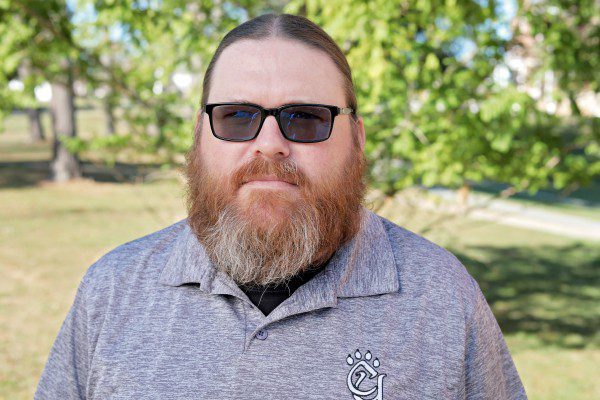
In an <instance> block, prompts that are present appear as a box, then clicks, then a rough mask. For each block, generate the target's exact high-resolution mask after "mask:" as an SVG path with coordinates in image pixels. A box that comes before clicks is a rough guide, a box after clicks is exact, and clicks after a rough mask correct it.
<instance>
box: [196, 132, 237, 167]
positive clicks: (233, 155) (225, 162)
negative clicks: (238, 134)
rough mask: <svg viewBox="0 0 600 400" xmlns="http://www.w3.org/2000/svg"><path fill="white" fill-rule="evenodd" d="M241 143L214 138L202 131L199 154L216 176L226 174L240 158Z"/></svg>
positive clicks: (235, 165)
mask: <svg viewBox="0 0 600 400" xmlns="http://www.w3.org/2000/svg"><path fill="white" fill-rule="evenodd" d="M242 147H243V145H242V144H240V143H232V142H226V141H223V140H219V139H217V138H215V137H214V136H213V135H212V133H210V132H202V137H201V138H200V156H201V157H202V159H203V160H204V163H205V165H206V166H207V168H208V169H209V170H210V171H212V172H213V173H215V174H217V175H218V176H228V175H229V174H231V173H232V172H233V171H234V170H235V169H236V167H237V166H238V165H237V163H238V162H239V160H240V159H241V158H242V154H243V148H242Z"/></svg>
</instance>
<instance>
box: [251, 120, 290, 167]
mask: <svg viewBox="0 0 600 400" xmlns="http://www.w3.org/2000/svg"><path fill="white" fill-rule="evenodd" d="M252 142H253V143H252V154H253V156H258V155H262V156H264V157H268V158H271V159H281V158H287V157H288V156H289V155H290V142H289V141H288V140H287V139H286V138H285V137H283V134H282V133H281V130H280V129H279V125H277V121H276V120H275V117H273V116H272V115H270V116H268V117H267V118H266V119H265V122H264V123H263V126H262V127H261V128H260V132H258V136H257V137H256V139H254V140H253V141H252Z"/></svg>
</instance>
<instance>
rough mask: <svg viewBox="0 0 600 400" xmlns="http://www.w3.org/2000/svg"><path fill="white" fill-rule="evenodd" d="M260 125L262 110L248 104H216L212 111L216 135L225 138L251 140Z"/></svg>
mask: <svg viewBox="0 0 600 400" xmlns="http://www.w3.org/2000/svg"><path fill="white" fill-rule="evenodd" d="M259 125H260V110H259V109H258V108H256V107H253V106H246V105H222V106H216V107H215V108H214V109H213V111H212V126H213V130H214V133H215V135H216V136H218V137H219V138H221V139H225V140H234V141H241V140H249V139H252V138H253V137H254V135H255V134H256V131H257V130H258V126H259Z"/></svg>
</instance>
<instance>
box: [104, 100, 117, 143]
mask: <svg viewBox="0 0 600 400" xmlns="http://www.w3.org/2000/svg"><path fill="white" fill-rule="evenodd" d="M109 90H110V91H109V93H108V94H107V95H106V97H105V98H104V101H103V106H104V116H105V118H106V134H107V135H109V136H110V135H114V134H115V106H114V99H113V93H112V89H109Z"/></svg>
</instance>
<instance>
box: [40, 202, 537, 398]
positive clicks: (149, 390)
mask: <svg viewBox="0 0 600 400" xmlns="http://www.w3.org/2000/svg"><path fill="white" fill-rule="evenodd" d="M35 398H36V399H300V398H302V399H350V400H352V399H355V400H360V399H373V398H376V399H411V400H414V399H494V400H498V399H525V398H526V395H525V391H524V389H523V386H522V384H521V381H520V379H519V376H518V374H517V371H516V370H515V367H514V365H513V362H512V359H511V357H510V354H509V352H508V350H507V348H506V345H505V342H504V339H503V337H502V333H501V332H500V329H499V327H498V324H497V323H496V320H495V319H494V316H493V315H492V313H491V311H490V309H489V307H488V305H487V303H486V301H485V299H484V297H483V295H482V293H481V291H480V289H479V286H478V285H477V283H476V282H475V281H474V280H473V278H472V277H471V276H470V275H469V274H468V273H467V272H466V270H465V268H464V267H463V266H462V264H461V263H460V262H459V261H458V260H457V259H456V257H454V256H453V255H452V254H451V253H449V252H448V251H446V250H444V249H443V248H441V247H438V246H437V245H435V244H433V243H431V242H429V241H427V240H426V239H424V238H422V237H420V236H418V235H415V234H413V233H411V232H409V231H407V230H405V229H403V228H401V227H399V226H397V225H394V224H393V223H391V222H390V221H388V220H386V219H383V218H381V217H379V216H377V215H375V214H373V213H371V212H369V211H366V210H365V213H364V219H363V227H362V229H361V231H360V233H359V234H358V235H357V237H355V238H354V239H353V240H352V241H351V242H350V243H348V244H347V245H346V246H344V247H343V248H341V249H339V250H338V252H336V254H335V255H334V257H333V258H332V259H331V262H330V263H329V264H328V266H327V268H326V269H325V270H324V271H323V272H321V273H319V274H318V275H317V276H315V277H314V278H313V279H312V280H310V281H309V282H308V283H306V284H305V285H303V286H301V287H300V288H299V289H298V290H296V291H295V292H294V293H293V294H292V296H291V297H290V298H288V299H286V300H285V301H284V302H283V303H281V304H280V305H279V306H278V307H277V308H276V309H275V310H274V311H273V312H272V313H270V314H269V315H268V316H266V317H265V316H264V315H263V314H262V313H261V312H260V311H259V310H258V309H257V308H256V307H255V306H254V305H253V304H252V303H251V302H250V301H249V300H248V298H247V297H246V295H245V294H244V293H243V292H242V291H241V290H240V289H239V288H238V287H237V286H236V285H235V283H234V282H233V281H232V280H231V279H230V278H229V277H228V276H226V275H224V274H223V273H221V272H216V270H215V269H214V267H213V266H212V264H211V263H210V262H209V260H208V258H207V256H206V253H205V252H204V250H203V248H202V247H201V245H200V244H199V243H198V241H197V239H196V238H195V236H194V235H193V234H192V233H191V230H190V228H189V225H188V224H187V220H186V219H184V220H181V221H179V222H177V223H175V224H173V225H171V226H169V227H167V228H165V229H163V230H160V231H158V232H155V233H152V234H150V235H148V236H145V237H142V238H140V239H137V240H134V241H132V242H129V243H126V244H123V245H121V246H119V247H117V248H116V249H114V250H112V251H110V252H109V253H108V254H106V255H104V256H103V257H102V258H101V259H100V260H99V261H97V262H96V263H94V264H93V265H92V266H91V267H90V268H89V269H88V271H87V273H86V274H85V276H84V278H83V279H82V281H81V283H80V285H79V288H78V290H77V295H76V297H75V301H74V304H73V306H72V308H71V310H70V311H69V313H68V315H67V317H66V319H65V321H64V323H63V326H62V328H61V329H60V332H59V334H58V337H57V339H56V341H55V343H54V346H53V348H52V351H51V353H50V356H49V358H48V361H47V363H46V367H45V369H44V372H43V374H42V376H41V379H40V382H39V385H38V389H37V392H36V395H35Z"/></svg>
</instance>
